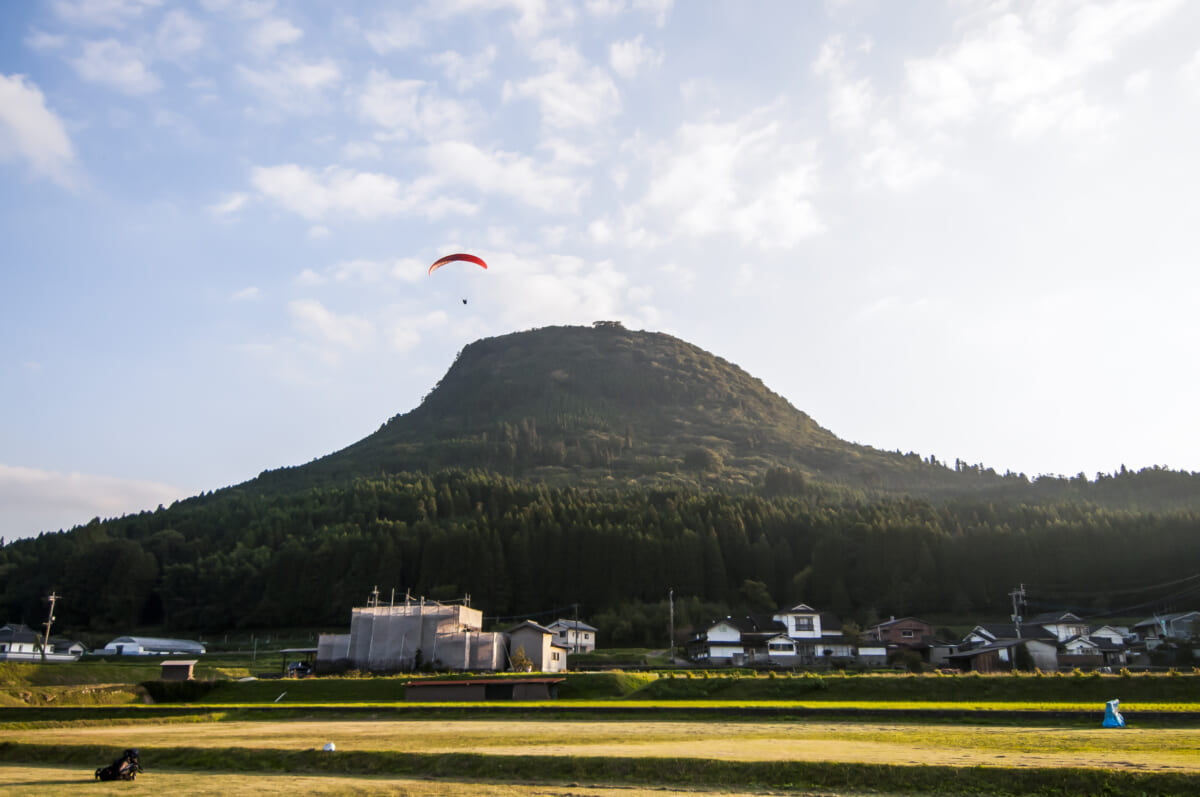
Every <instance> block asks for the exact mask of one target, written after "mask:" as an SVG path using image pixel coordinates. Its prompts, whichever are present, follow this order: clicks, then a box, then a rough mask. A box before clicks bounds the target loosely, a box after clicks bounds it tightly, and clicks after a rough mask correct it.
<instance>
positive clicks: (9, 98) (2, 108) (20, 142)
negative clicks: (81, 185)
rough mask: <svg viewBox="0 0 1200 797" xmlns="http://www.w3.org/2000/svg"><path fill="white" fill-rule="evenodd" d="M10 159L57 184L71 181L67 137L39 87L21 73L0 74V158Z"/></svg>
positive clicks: (72, 157)
mask: <svg viewBox="0 0 1200 797" xmlns="http://www.w3.org/2000/svg"><path fill="white" fill-rule="evenodd" d="M12 158H17V159H20V160H22V161H24V162H25V163H27V164H28V165H29V167H30V168H31V169H32V170H33V171H34V173H36V174H40V175H43V176H45V177H49V178H50V179H52V180H54V181H55V182H57V183H59V184H61V185H64V186H67V185H71V184H72V182H73V180H72V175H71V168H72V166H73V164H74V161H75V150H74V148H73V147H72V146H71V139H70V137H69V136H68V135H67V131H66V129H65V128H64V126H63V123H62V120H60V119H59V118H58V116H57V115H55V113H54V112H53V111H51V110H50V109H49V108H47V107H46V98H45V97H44V96H43V95H42V92H41V90H40V89H39V88H38V87H37V86H36V85H34V84H33V83H32V82H29V81H28V80H27V79H26V78H25V76H24V75H11V76H8V75H0V159H3V160H8V159H12Z"/></svg>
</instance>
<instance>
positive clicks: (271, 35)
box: [246, 17, 304, 58]
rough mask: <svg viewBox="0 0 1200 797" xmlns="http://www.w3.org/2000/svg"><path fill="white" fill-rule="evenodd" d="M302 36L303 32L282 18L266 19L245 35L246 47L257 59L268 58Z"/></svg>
mask: <svg viewBox="0 0 1200 797" xmlns="http://www.w3.org/2000/svg"><path fill="white" fill-rule="evenodd" d="M303 36H304V31H302V30H300V28H297V27H296V26H295V25H293V24H292V23H291V22H290V21H289V20H286V19H284V18H283V17H266V18H264V19H262V20H259V21H258V22H257V23H256V24H255V25H254V26H253V27H252V28H251V29H250V32H249V33H248V34H247V35H246V46H247V47H248V48H249V49H250V51H251V52H253V53H254V54H255V55H257V56H259V57H263V58H265V57H267V56H270V55H271V54H273V53H274V52H275V50H277V49H278V48H280V47H282V46H284V45H287V44H294V43H295V42H298V41H300V39H301V37H303Z"/></svg>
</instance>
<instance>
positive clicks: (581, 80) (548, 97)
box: [503, 39, 621, 129]
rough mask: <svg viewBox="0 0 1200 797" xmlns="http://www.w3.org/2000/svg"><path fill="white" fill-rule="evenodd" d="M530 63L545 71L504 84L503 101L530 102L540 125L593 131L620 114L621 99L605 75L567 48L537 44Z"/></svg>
mask: <svg viewBox="0 0 1200 797" xmlns="http://www.w3.org/2000/svg"><path fill="white" fill-rule="evenodd" d="M533 59H534V60H535V61H537V62H538V63H540V64H543V65H545V67H546V71H544V72H542V73H541V74H540V75H536V76H535V77H531V78H526V79H525V80H519V81H515V82H509V83H505V84H504V92H503V95H504V98H505V99H531V100H533V101H534V102H536V103H537V105H538V108H539V109H540V111H541V114H542V123H543V124H544V125H546V126H547V127H549V128H553V129H566V128H581V127H592V126H595V125H598V124H601V123H603V122H606V121H608V120H609V119H611V118H612V117H613V116H616V115H617V114H619V113H620V111H621V95H620V92H619V91H618V90H617V87H616V84H614V83H613V81H612V78H610V77H609V76H608V74H607V73H606V72H605V71H604V70H602V69H600V68H598V67H595V66H592V65H590V64H588V62H587V61H586V60H585V59H584V58H583V57H582V56H581V55H580V54H579V51H578V50H576V49H575V48H574V47H572V46H570V45H565V44H563V43H562V42H560V41H558V40H556V39H551V40H547V41H542V42H539V43H538V44H537V45H536V46H535V47H534V49H533Z"/></svg>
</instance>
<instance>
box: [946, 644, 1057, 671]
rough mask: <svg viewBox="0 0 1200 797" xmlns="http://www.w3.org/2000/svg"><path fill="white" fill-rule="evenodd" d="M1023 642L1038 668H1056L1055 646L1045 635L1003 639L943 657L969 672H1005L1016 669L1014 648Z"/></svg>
mask: <svg viewBox="0 0 1200 797" xmlns="http://www.w3.org/2000/svg"><path fill="white" fill-rule="evenodd" d="M1021 646H1024V648H1025V650H1026V651H1028V653H1029V655H1030V658H1031V659H1032V661H1033V666H1034V667H1036V668H1038V669H1039V670H1043V671H1048V672H1053V671H1055V670H1057V669H1058V646H1057V644H1056V643H1054V642H1052V641H1050V640H1047V639H1003V640H1000V641H998V642H991V643H988V644H984V645H979V646H976V647H972V648H971V649H969V650H960V651H959V652H958V653H952V654H950V655H949V656H948V657H947V659H948V661H949V662H950V664H951V665H953V666H956V667H958V668H959V669H961V670H964V671H969V672H981V673H989V672H1009V671H1011V670H1013V669H1016V664H1015V662H1016V660H1017V656H1018V653H1017V648H1019V647H1021Z"/></svg>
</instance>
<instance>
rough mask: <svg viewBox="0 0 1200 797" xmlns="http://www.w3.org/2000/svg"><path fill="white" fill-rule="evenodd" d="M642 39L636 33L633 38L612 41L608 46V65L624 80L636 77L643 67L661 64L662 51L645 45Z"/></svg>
mask: <svg viewBox="0 0 1200 797" xmlns="http://www.w3.org/2000/svg"><path fill="white" fill-rule="evenodd" d="M643 39H644V37H643V36H642V35H641V34H638V36H637V38H635V39H628V40H625V41H618V42H613V43H612V44H610V45H609V47H608V63H609V66H611V67H612V70H613V71H614V72H616V73H617V74H618V75H620V76H621V77H623V78H625V79H626V80H632V79H633V78H635V77H637V76H638V73H639V72H641V71H642V68H643V67H651V68H653V67H658V66H661V65H662V62H663V53H662V51H661V50H655V49H654V48H653V47H647V46H646V45H645V44H644V42H643Z"/></svg>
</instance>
